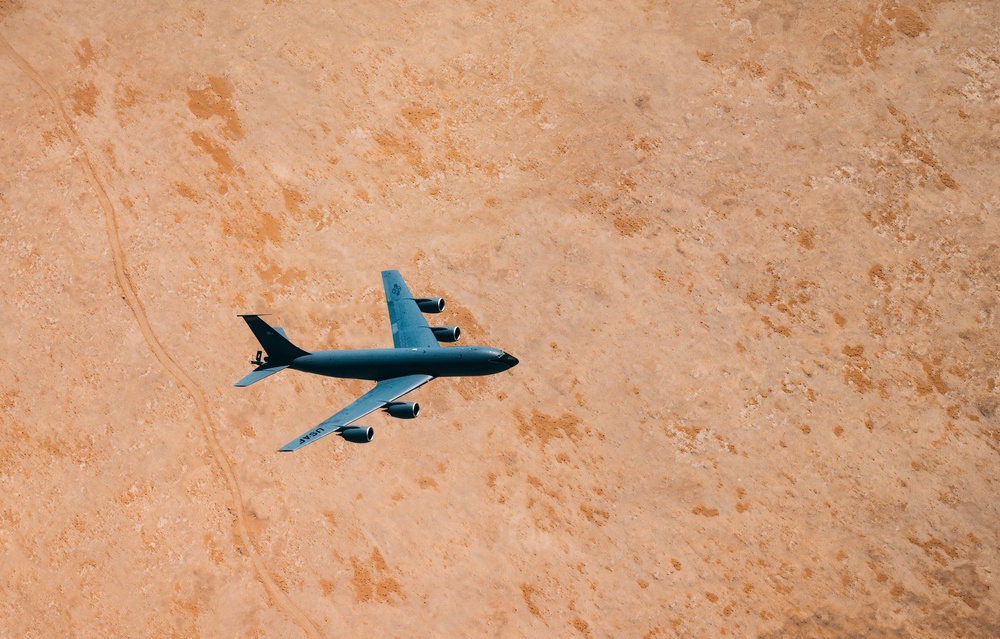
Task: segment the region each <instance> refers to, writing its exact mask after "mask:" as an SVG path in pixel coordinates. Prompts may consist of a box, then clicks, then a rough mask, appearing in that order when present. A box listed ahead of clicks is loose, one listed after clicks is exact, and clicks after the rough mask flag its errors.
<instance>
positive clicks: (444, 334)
mask: <svg viewBox="0 0 1000 639" xmlns="http://www.w3.org/2000/svg"><path fill="white" fill-rule="evenodd" d="M431 330H432V331H433V332H434V337H436V338H437V341H439V342H457V341H458V338H459V337H461V335H462V330H461V329H460V328H458V327H457V326H432V327H431Z"/></svg>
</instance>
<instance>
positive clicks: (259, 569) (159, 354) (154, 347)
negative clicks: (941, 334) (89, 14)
mask: <svg viewBox="0 0 1000 639" xmlns="http://www.w3.org/2000/svg"><path fill="white" fill-rule="evenodd" d="M0 49H3V51H4V52H5V53H6V54H7V56H8V57H9V58H10V59H11V60H12V61H13V62H14V64H16V65H17V66H18V68H20V69H21V70H22V71H23V72H24V73H25V74H26V75H27V76H28V77H29V78H30V79H31V80H32V81H33V82H34V83H35V84H36V85H38V87H39V88H40V89H42V91H44V92H45V93H46V95H48V96H49V99H50V100H51V101H52V104H53V106H54V107H55V110H56V113H57V114H58V115H59V117H60V118H61V119H62V121H63V122H64V123H65V124H66V128H67V130H68V132H69V136H70V139H71V140H72V142H73V144H74V145H75V146H76V148H78V149H79V150H80V154H79V156H78V159H79V160H80V164H81V165H82V166H83V169H84V172H85V173H86V174H87V177H88V178H89V179H90V182H91V183H92V184H93V186H94V192H95V194H96V195H97V199H98V200H99V201H100V203H101V208H102V209H103V210H104V225H105V230H106V231H107V234H108V244H109V246H110V248H111V256H112V259H113V260H114V265H115V279H116V280H117V282H118V286H119V287H120V288H121V291H122V294H123V296H124V298H125V301H126V303H127V304H128V306H129V309H130V310H131V311H132V315H133V316H134V317H135V321H136V323H137V324H138V325H139V330H140V331H141V332H142V336H143V338H144V339H145V340H146V344H147V345H148V346H149V349H150V350H151V351H152V352H153V355H154V356H155V357H156V359H157V360H158V361H159V362H160V364H161V365H162V366H163V368H165V369H166V370H167V372H169V373H170V375H171V376H172V377H173V378H174V379H175V380H176V381H177V383H178V384H179V385H180V386H182V387H183V388H184V390H186V391H187V393H188V395H190V397H191V399H192V400H193V401H194V404H195V406H196V407H197V410H198V417H199V421H200V422H201V426H202V432H203V433H204V435H205V439H206V441H207V442H208V448H209V451H210V452H211V455H212V459H213V460H214V461H215V464H216V466H217V467H218V468H219V470H220V471H222V474H223V476H224V477H225V478H226V484H227V485H228V487H229V492H230V496H231V498H232V501H233V504H234V509H235V515H236V520H237V530H238V531H239V537H240V542H241V544H242V547H243V548H245V549H246V552H247V554H248V555H249V557H250V561H251V562H252V563H253V567H254V571H255V572H256V573H257V578H258V579H259V580H260V582H261V583H262V584H263V585H264V588H265V590H267V594H268V595H269V596H270V600H271V601H273V602H274V603H275V604H276V605H277V607H278V608H280V609H281V610H282V612H284V613H285V614H286V615H287V616H288V617H290V618H291V620H292V621H293V622H294V623H295V624H296V625H298V626H299V627H300V628H301V629H302V631H303V632H305V634H306V635H307V636H308V637H312V638H314V639H315V638H318V637H319V632H318V630H317V629H316V626H315V625H314V624H313V623H312V621H310V620H309V619H308V618H307V617H306V616H305V614H303V612H302V611H301V610H299V608H298V606H296V605H295V603H294V602H293V601H292V600H291V598H290V597H289V596H288V595H287V594H285V592H284V591H282V590H281V589H280V588H279V587H278V586H277V584H276V583H275V582H274V579H273V578H272V577H271V573H270V572H268V570H267V566H266V565H265V564H264V560H263V559H261V557H260V555H259V554H258V552H257V549H256V547H255V546H254V545H253V543H252V541H251V539H250V532H249V527H248V525H247V518H246V511H245V509H244V507H243V494H242V491H241V489H240V484H239V481H238V479H237V477H236V473H235V472H234V471H233V466H232V464H231V463H230V462H229V458H228V457H227V456H226V453H225V451H224V450H223V449H222V446H221V445H220V444H219V440H218V438H217V437H216V435H215V423H214V420H213V419H212V416H211V413H210V412H209V410H208V401H207V400H206V399H205V394H204V392H202V390H201V388H200V387H199V386H198V385H197V384H196V383H195V382H194V380H193V379H192V378H191V377H190V376H188V374H187V373H186V372H185V371H184V369H183V368H181V367H180V366H179V365H178V364H177V362H175V361H174V360H173V358H171V357H170V354H169V353H167V351H166V349H164V348H163V345H162V344H161V343H160V340H159V339H158V338H157V337H156V334H155V333H154V332H153V328H152V326H151V325H150V323H149V318H148V317H147V316H146V310H145V308H144V307H143V305H142V301H141V300H140V299H139V296H138V294H137V293H136V289H135V285H134V284H133V283H132V279H131V278H130V277H129V274H128V270H127V269H126V268H125V254H124V252H123V251H122V245H121V237H120V236H119V233H118V217H117V214H116V213H115V208H114V205H113V204H112V203H111V198H109V197H108V194H107V191H106V190H105V188H104V185H103V184H102V183H101V181H100V180H99V179H98V177H97V172H96V171H95V170H94V165H93V163H92V162H91V160H90V154H89V153H88V151H87V147H86V146H84V144H83V140H82V139H81V138H80V136H79V135H78V134H77V132H76V129H74V128H73V123H72V121H71V120H70V119H69V117H68V116H67V115H66V111H65V110H64V109H63V105H62V101H61V100H60V99H59V94H58V93H56V90H55V89H54V88H53V87H52V85H50V84H49V83H48V82H47V81H46V80H45V78H43V77H42V76H41V75H40V74H39V73H38V72H37V71H36V70H35V69H34V67H32V66H31V64H30V63H29V62H28V61H27V60H25V59H24V58H23V57H21V55H20V54H19V53H17V51H15V50H14V48H13V47H12V46H11V45H10V43H8V42H7V40H6V38H4V37H3V36H2V35H0Z"/></svg>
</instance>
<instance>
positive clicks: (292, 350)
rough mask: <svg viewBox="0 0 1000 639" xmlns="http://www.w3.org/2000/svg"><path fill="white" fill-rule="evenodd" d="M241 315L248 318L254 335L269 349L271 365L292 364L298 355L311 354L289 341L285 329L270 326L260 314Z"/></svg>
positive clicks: (268, 357)
mask: <svg viewBox="0 0 1000 639" xmlns="http://www.w3.org/2000/svg"><path fill="white" fill-rule="evenodd" d="M240 317H242V318H243V319H244V320H246V323H247V326H249V327H250V330H251V331H253V334H254V337H256V338H257V341H258V342H260V345H261V346H263V347H264V350H265V351H267V363H268V364H269V365H270V366H280V365H282V364H286V365H287V364H291V363H292V360H294V359H295V358H296V357H301V356H302V355H308V354H309V351H304V350H302V349H301V348H299V347H298V346H296V345H295V344H292V343H291V342H290V341H288V337H286V336H285V332H284V331H283V330H281V329H280V328H272V327H270V326H268V324H267V322H265V321H264V320H262V319H261V318H260V316H259V315H240Z"/></svg>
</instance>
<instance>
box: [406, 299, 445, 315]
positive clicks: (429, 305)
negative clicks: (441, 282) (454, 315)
mask: <svg viewBox="0 0 1000 639" xmlns="http://www.w3.org/2000/svg"><path fill="white" fill-rule="evenodd" d="M413 301H414V302H416V303H417V308H419V309H420V310H421V311H423V312H424V313H440V312H441V311H443V310H444V300H443V299H441V298H440V297H418V298H417V299H415V300H413Z"/></svg>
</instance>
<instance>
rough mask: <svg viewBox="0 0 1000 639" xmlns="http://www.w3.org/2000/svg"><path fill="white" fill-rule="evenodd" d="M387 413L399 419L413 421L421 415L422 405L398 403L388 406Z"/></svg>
mask: <svg viewBox="0 0 1000 639" xmlns="http://www.w3.org/2000/svg"><path fill="white" fill-rule="evenodd" d="M385 412H387V413H389V414H390V415H392V416H393V417H395V418H397V419H413V418H414V417H416V416H417V415H418V414H419V413H420V404H418V403H416V402H397V403H394V404H388V405H387V406H386V407H385Z"/></svg>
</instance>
